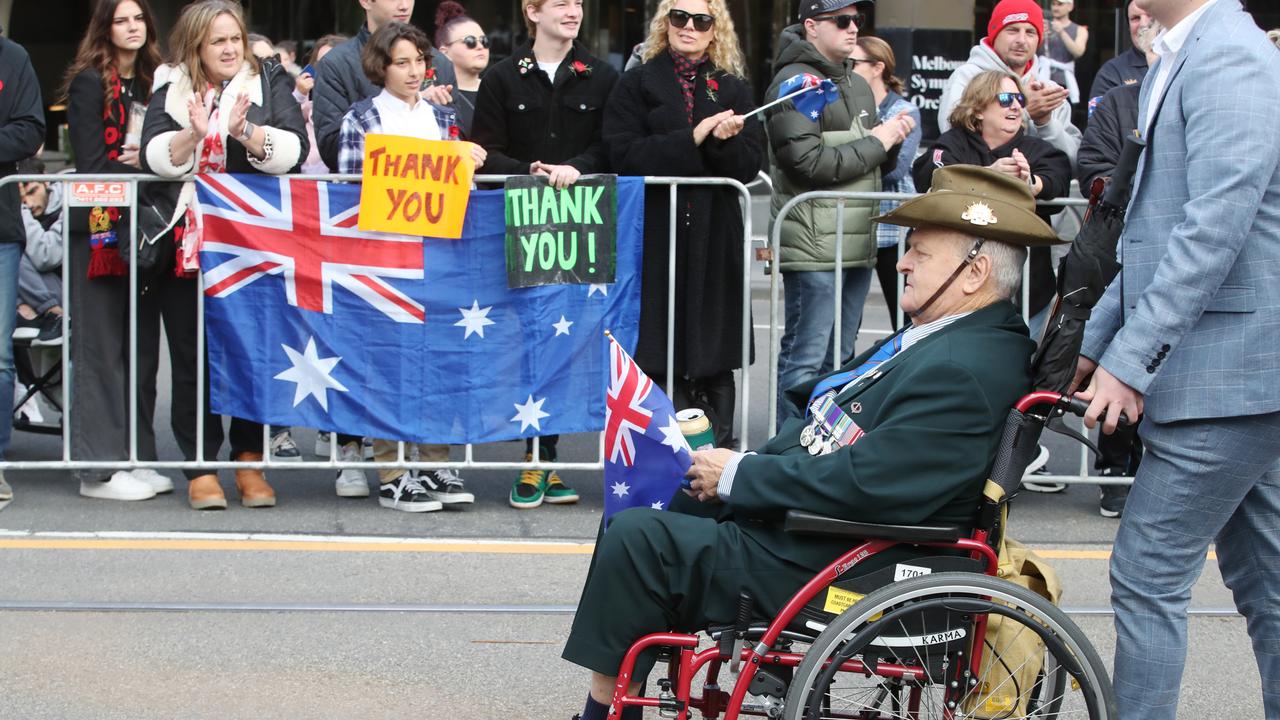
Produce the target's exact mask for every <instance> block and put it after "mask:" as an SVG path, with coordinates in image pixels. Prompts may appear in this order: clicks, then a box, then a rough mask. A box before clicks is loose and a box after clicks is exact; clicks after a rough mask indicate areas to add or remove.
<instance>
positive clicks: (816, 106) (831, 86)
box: [778, 73, 840, 122]
mask: <svg viewBox="0 0 1280 720" xmlns="http://www.w3.org/2000/svg"><path fill="white" fill-rule="evenodd" d="M797 93H798V94H797ZM793 94H795V97H794V98H792V100H791V102H792V103H793V104H794V105H795V106H796V110H797V111H799V112H800V114H802V115H804V116H805V117H807V118H809V120H810V121H811V122H818V118H820V117H822V112H823V111H824V110H826V109H827V106H828V105H830V104H832V103H834V102H836V101H837V100H839V99H840V91H839V90H837V89H836V84H835V83H833V82H831V81H830V80H829V79H827V78H820V77H818V76H817V75H812V74H810V73H801V74H799V75H794V76H792V77H790V78H788V79H787V80H786V81H785V82H783V83H782V85H781V86H780V87H779V88H778V99H779V100H781V99H783V98H785V97H787V96H789V95H793Z"/></svg>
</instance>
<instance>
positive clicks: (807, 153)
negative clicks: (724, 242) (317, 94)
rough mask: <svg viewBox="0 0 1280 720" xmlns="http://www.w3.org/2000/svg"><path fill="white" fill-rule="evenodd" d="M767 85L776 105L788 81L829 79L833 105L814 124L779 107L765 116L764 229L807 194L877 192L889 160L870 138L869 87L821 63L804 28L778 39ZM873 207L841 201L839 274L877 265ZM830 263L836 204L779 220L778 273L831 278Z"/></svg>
mask: <svg viewBox="0 0 1280 720" xmlns="http://www.w3.org/2000/svg"><path fill="white" fill-rule="evenodd" d="M778 46H779V47H778V56H777V58H776V59H775V60H774V61H773V68H774V77H773V82H772V83H771V84H770V86H769V90H768V92H767V93H766V95H765V98H766V100H770V99H773V98H776V97H778V87H779V86H781V85H782V83H783V82H785V81H786V80H787V79H789V78H791V77H792V76H795V75H798V74H801V73H809V74H812V75H816V76H818V77H820V78H829V79H830V80H831V81H832V82H834V83H835V84H836V87H837V89H838V90H839V91H840V100H839V101H838V102H835V103H833V104H831V105H828V106H827V108H826V110H824V111H823V113H822V117H821V118H820V119H819V120H818V122H813V121H811V120H809V119H808V118H806V117H805V116H804V115H803V114H801V113H800V112H799V111H797V110H796V108H795V105H793V104H792V103H791V102H785V103H782V104H781V105H778V106H776V107H775V108H773V109H772V110H769V111H767V117H766V122H765V130H766V132H767V133H768V136H769V157H770V161H771V162H770V165H771V166H772V170H771V175H772V179H773V203H772V208H771V214H770V218H771V220H770V228H771V229H772V224H773V223H774V222H777V220H778V218H777V216H778V211H779V210H781V209H782V206H783V205H785V204H786V203H787V201H789V200H791V198H793V197H795V196H796V195H799V194H801V193H804V192H808V191H810V190H857V191H864V192H876V191H879V190H880V166H881V165H882V164H883V163H885V162H886V160H888V159H889V153H888V152H887V151H886V150H885V147H884V145H883V144H881V142H880V140H879V139H877V138H875V137H873V136H872V135H871V133H870V129H871V127H873V126H874V125H875V123H876V101H875V96H874V95H872V93H871V86H870V85H868V84H867V82H866V80H864V79H862V77H861V76H859V75H858V74H857V73H855V72H853V64H852V63H850V62H849V61H848V60H845V61H844V62H843V63H841V64H838V65H837V64H835V63H832V62H831V61H830V60H828V59H827V58H825V57H824V56H823V55H822V54H821V53H819V52H818V49H817V48H816V47H814V46H813V44H812V43H810V42H809V41H807V40H805V38H804V26H803V25H792V26H790V27H788V28H786V29H785V30H783V31H782V35H781V37H780V38H779V41H778ZM877 207H878V203H877V202H875V201H872V200H867V201H861V202H859V201H845V205H844V228H843V230H844V248H843V254H842V255H841V261H842V262H841V264H842V265H843V266H844V267H845V268H858V267H871V266H873V265H875V260H876V240H875V234H874V233H873V232H872V226H871V217H872V216H873V215H874V214H875V212H876V209H877ZM835 259H836V201H835V200H816V201H811V202H807V203H801V204H800V205H799V206H797V207H795V208H794V209H792V211H791V212H790V213H788V214H787V217H786V218H784V219H783V226H782V247H781V257H780V258H779V267H781V269H782V270H783V271H784V272H793V271H815V270H831V269H832V268H833V267H834V266H835Z"/></svg>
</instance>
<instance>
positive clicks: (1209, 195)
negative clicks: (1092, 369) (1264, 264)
mask: <svg viewBox="0 0 1280 720" xmlns="http://www.w3.org/2000/svg"><path fill="white" fill-rule="evenodd" d="M1272 65H1274V63H1272ZM1181 72H1182V73H1183V74H1184V75H1183V77H1182V82H1183V88H1184V89H1183V91H1182V95H1181V101H1182V104H1183V107H1182V108H1173V107H1169V108H1165V109H1164V110H1163V111H1162V114H1166V115H1173V114H1176V113H1180V114H1181V116H1182V117H1183V118H1185V123H1186V147H1187V156H1186V172H1185V174H1184V173H1179V175H1178V177H1177V178H1165V177H1159V176H1155V177H1152V176H1150V175H1151V173H1148V175H1149V177H1147V178H1146V182H1186V183H1187V190H1188V197H1189V198H1190V200H1189V201H1188V202H1187V203H1186V204H1185V205H1184V206H1183V208H1182V212H1183V216H1184V217H1183V220H1182V222H1180V223H1178V224H1177V225H1175V226H1174V227H1173V232H1172V233H1171V235H1170V237H1169V240H1168V250H1167V251H1166V252H1165V254H1164V257H1163V259H1162V260H1161V261H1160V264H1159V265H1158V266H1157V267H1156V271H1155V275H1154V277H1153V279H1152V281H1151V283H1150V285H1148V286H1147V287H1146V289H1144V290H1143V292H1142V295H1141V296H1140V297H1139V298H1138V302H1137V307H1136V308H1135V309H1134V310H1133V311H1132V312H1130V313H1128V315H1127V317H1126V319H1125V323H1124V327H1122V328H1121V329H1120V330H1119V332H1117V333H1116V335H1115V338H1114V339H1113V340H1112V342H1111V345H1110V346H1109V347H1108V348H1107V350H1106V352H1105V353H1104V354H1103V356H1102V358H1101V362H1100V364H1101V365H1102V366H1103V367H1105V368H1106V369H1107V370H1108V371H1109V372H1110V373H1111V374H1113V375H1115V376H1116V377H1117V378H1119V379H1120V380H1121V381H1123V382H1124V383H1125V384H1127V385H1128V386H1129V387H1132V388H1133V389H1135V390H1137V391H1138V392H1142V393H1145V392H1146V390H1147V388H1148V387H1150V385H1151V383H1152V381H1153V380H1154V379H1155V378H1156V377H1157V375H1156V373H1155V372H1151V371H1148V370H1147V367H1149V366H1148V364H1147V361H1148V359H1149V358H1150V357H1151V356H1152V354H1153V353H1154V352H1155V351H1156V350H1159V349H1163V346H1164V345H1169V346H1170V347H1169V351H1170V352H1177V348H1178V344H1179V342H1180V341H1181V340H1182V337H1183V336H1184V335H1185V334H1186V333H1187V331H1188V330H1190V328H1191V326H1192V325H1194V324H1195V323H1196V322H1198V321H1199V319H1200V316H1201V315H1202V314H1203V313H1204V311H1205V308H1206V307H1207V306H1208V304H1209V301H1210V300H1212V299H1213V297H1214V295H1215V294H1217V292H1218V289H1219V288H1220V287H1221V286H1222V283H1223V280H1224V279H1225V278H1226V277H1227V274H1228V273H1229V272H1230V271H1231V269H1232V267H1233V266H1234V265H1235V263H1236V259H1237V257H1238V255H1239V253H1240V250H1241V248H1242V247H1243V246H1244V243H1245V242H1246V240H1248V238H1249V232H1250V228H1251V227H1252V226H1253V224H1254V218H1255V217H1256V216H1257V213H1258V205H1259V203H1260V202H1261V200H1262V196H1263V193H1264V192H1265V191H1266V189H1267V184H1268V183H1269V182H1270V181H1271V179H1272V178H1273V177H1275V173H1276V167H1277V165H1280V144H1277V143H1276V142H1275V134H1274V129H1273V128H1274V127H1275V119H1276V118H1277V117H1280V93H1276V92H1274V89H1275V87H1276V82H1275V78H1274V77H1272V76H1270V75H1268V72H1267V65H1265V64H1264V63H1262V62H1259V61H1252V62H1241V60H1240V58H1239V57H1237V56H1236V55H1235V54H1234V53H1226V52H1205V53H1200V54H1198V56H1197V57H1196V58H1194V59H1192V60H1191V61H1189V62H1187V63H1186V64H1185V65H1184V66H1183V68H1182V71H1181ZM1174 81H1177V79H1176V78H1175V80H1174ZM1228 89H1229V90H1228ZM1241 90H1244V91H1245V92H1246V94H1247V96H1248V97H1249V101H1248V102H1240V101H1231V100H1229V99H1228V98H1227V95H1225V94H1224V93H1237V92H1240V91H1241ZM1166 92H1167V90H1166ZM1232 97H1234V96H1232ZM1157 122H1159V121H1157ZM1156 140H1157V138H1156V137H1155V136H1154V134H1153V138H1152V141H1153V142H1155V141H1156ZM1156 152H1157V153H1158V150H1157V151H1156ZM1156 157H1157V158H1158V155H1157V156H1156ZM1151 162H1152V163H1156V162H1158V160H1156V159H1154V158H1153V159H1152V161H1151ZM1138 192H1139V193H1140V194H1139V197H1138V200H1139V201H1141V199H1142V197H1141V192H1142V190H1141V188H1139V190H1138ZM1157 370H1158V368H1157Z"/></svg>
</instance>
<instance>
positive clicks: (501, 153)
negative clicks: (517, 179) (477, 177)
mask: <svg viewBox="0 0 1280 720" xmlns="http://www.w3.org/2000/svg"><path fill="white" fill-rule="evenodd" d="M505 69H506V61H504V62H503V63H501V64H499V65H498V66H497V67H495V68H494V71H493V72H491V73H489V75H488V76H486V77H485V79H484V82H482V83H480V92H479V93H477V94H476V114H475V120H474V121H472V123H471V135H472V137H473V138H474V140H475V142H476V144H477V145H480V146H482V147H483V148H484V149H485V152H486V153H488V155H487V156H486V157H485V161H484V166H483V167H482V168H481V169H480V172H484V173H485V174H487V175H528V174H529V163H528V162H526V161H524V160H518V159H516V158H514V157H511V156H510V155H508V154H507V151H508V147H507V146H508V145H509V143H510V139H509V138H510V135H509V133H508V132H507V119H508V118H507V111H506V108H504V107H503V106H502V100H503V98H505V97H506V96H507V95H508V93H509V91H508V89H507V87H506V85H507V82H508V80H507V77H506V74H505V73H504V72H503V71H504V70H505Z"/></svg>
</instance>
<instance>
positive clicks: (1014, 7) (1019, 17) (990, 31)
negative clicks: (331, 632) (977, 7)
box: [987, 0, 1044, 47]
mask: <svg viewBox="0 0 1280 720" xmlns="http://www.w3.org/2000/svg"><path fill="white" fill-rule="evenodd" d="M1014 23H1031V24H1032V25H1034V26H1035V28H1036V32H1037V33H1038V34H1039V35H1040V42H1042V43H1043V42H1044V9H1043V8H1041V7H1040V3H1038V2H1035V0H1000V2H999V3H997V4H996V9H995V10H992V11H991V22H988V23H987V44H988V45H991V46H992V47H994V46H995V42H996V35H999V34H1000V31H1001V30H1003V29H1005V27H1007V26H1009V25H1013V24H1014Z"/></svg>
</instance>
